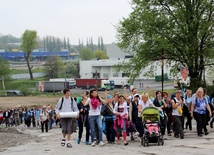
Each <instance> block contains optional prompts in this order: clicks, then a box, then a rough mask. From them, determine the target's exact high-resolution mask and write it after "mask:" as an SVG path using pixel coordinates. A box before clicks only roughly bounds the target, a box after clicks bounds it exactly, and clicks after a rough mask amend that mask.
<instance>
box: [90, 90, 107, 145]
mask: <svg viewBox="0 0 214 155" xmlns="http://www.w3.org/2000/svg"><path fill="white" fill-rule="evenodd" d="M105 93H106V92H105ZM105 95H106V94H105ZM102 103H103V104H105V103H106V101H105V100H103V99H102V98H101V97H99V96H98V94H97V91H96V90H95V89H92V90H91V91H90V97H89V98H88V104H89V107H90V110H89V117H88V120H89V124H90V129H91V142H92V143H91V146H92V147H94V146H95V144H96V140H95V131H96V130H95V125H97V127H98V138H99V145H100V146H104V145H105V143H103V138H102V119H101V114H100V105H101V104H102Z"/></svg>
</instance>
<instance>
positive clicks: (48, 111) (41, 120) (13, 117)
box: [0, 105, 59, 132]
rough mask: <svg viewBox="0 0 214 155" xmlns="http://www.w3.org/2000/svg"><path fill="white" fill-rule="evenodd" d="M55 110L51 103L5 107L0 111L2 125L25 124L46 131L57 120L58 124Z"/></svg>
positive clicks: (0, 123)
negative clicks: (12, 107)
mask: <svg viewBox="0 0 214 155" xmlns="http://www.w3.org/2000/svg"><path fill="white" fill-rule="evenodd" d="M54 116H55V110H54V109H53V108H52V106H51V105H47V106H33V107H31V108H30V107H15V108H14V109H9V108H7V109H5V110H4V111H3V110H1V111H0V125H5V126H6V127H13V126H19V125H24V126H25V127H34V128H36V129H39V128H41V131H42V132H44V129H45V131H46V132H48V130H50V129H52V124H53V123H54V122H55V123H56V125H58V124H59V123H58V122H59V120H57V119H56V117H54Z"/></svg>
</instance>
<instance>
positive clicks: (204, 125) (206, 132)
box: [201, 114, 209, 135]
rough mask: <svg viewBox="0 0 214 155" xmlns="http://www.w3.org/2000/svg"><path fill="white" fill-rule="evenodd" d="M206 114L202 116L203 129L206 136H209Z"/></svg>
mask: <svg viewBox="0 0 214 155" xmlns="http://www.w3.org/2000/svg"><path fill="white" fill-rule="evenodd" d="M206 117H207V116H206V114H203V115H201V120H202V127H203V129H204V134H205V135H208V134H209V132H208V131H207V121H206Z"/></svg>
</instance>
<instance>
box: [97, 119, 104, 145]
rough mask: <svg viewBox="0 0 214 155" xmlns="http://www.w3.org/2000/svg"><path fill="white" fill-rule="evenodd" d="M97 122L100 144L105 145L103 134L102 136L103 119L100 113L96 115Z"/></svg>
mask: <svg viewBox="0 0 214 155" xmlns="http://www.w3.org/2000/svg"><path fill="white" fill-rule="evenodd" d="M96 124H97V126H98V134H99V145H100V146H103V145H105V144H104V143H103V136H102V134H103V128H102V119H101V116H100V115H99V116H96Z"/></svg>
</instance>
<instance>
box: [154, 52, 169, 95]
mask: <svg viewBox="0 0 214 155" xmlns="http://www.w3.org/2000/svg"><path fill="white" fill-rule="evenodd" d="M165 59H170V58H166V57H164V49H163V48H162V54H161V58H156V59H153V60H161V83H162V85H161V91H162V97H163V91H164V88H163V87H164V60H165Z"/></svg>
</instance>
